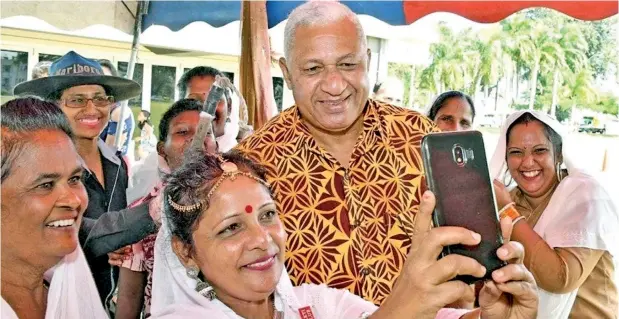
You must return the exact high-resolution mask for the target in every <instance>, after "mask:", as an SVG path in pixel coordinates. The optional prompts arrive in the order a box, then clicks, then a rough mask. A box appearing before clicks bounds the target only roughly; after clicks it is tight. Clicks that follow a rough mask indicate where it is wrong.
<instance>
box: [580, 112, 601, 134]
mask: <svg viewBox="0 0 619 319" xmlns="http://www.w3.org/2000/svg"><path fill="white" fill-rule="evenodd" d="M578 132H585V133H600V134H605V133H606V124H605V123H604V122H603V121H602V120H601V119H600V118H599V117H596V116H585V117H583V118H582V121H581V122H580V125H579V126H578Z"/></svg>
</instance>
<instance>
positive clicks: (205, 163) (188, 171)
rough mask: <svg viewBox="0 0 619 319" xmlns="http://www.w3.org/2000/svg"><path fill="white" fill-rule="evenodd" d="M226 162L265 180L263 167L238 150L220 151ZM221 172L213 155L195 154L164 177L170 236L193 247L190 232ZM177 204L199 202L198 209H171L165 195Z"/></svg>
mask: <svg viewBox="0 0 619 319" xmlns="http://www.w3.org/2000/svg"><path fill="white" fill-rule="evenodd" d="M222 157H223V159H224V160H225V161H226V162H230V163H234V164H236V166H237V167H238V169H239V170H240V171H243V172H247V173H250V174H252V175H253V176H255V177H258V178H260V179H262V180H266V170H265V169H264V168H262V167H261V166H259V165H258V164H256V163H255V162H253V161H251V160H249V159H247V158H246V157H244V156H243V155H242V154H241V153H240V152H238V151H231V152H229V153H225V154H222ZM222 174H223V170H222V169H221V162H220V160H219V158H218V157H216V156H214V155H204V154H197V155H196V154H194V155H192V156H190V157H189V159H186V160H185V163H184V164H183V165H182V166H181V167H180V168H179V169H177V170H176V171H174V172H172V173H171V174H169V175H168V176H166V177H165V184H166V187H165V189H164V199H165V200H164V205H163V207H164V214H165V215H166V218H167V220H168V226H169V228H170V232H171V233H172V235H173V236H176V237H178V238H179V239H181V240H182V242H183V243H185V244H188V245H191V246H192V247H193V240H192V236H191V235H192V233H193V231H194V230H195V226H196V225H197V222H198V221H199V219H200V217H201V216H202V214H203V213H204V211H206V209H207V208H208V201H207V200H206V195H207V194H208V193H209V192H210V190H211V189H212V188H213V186H214V184H215V182H216V181H217V179H218V178H219V177H220V176H221V175H222ZM169 198H171V199H172V200H173V201H174V202H175V203H177V204H180V205H185V206H187V205H193V204H195V203H198V202H202V203H203V204H202V206H201V207H200V208H199V209H195V210H193V211H190V212H182V211H178V210H176V209H174V207H172V205H170V203H169V201H168V199H169Z"/></svg>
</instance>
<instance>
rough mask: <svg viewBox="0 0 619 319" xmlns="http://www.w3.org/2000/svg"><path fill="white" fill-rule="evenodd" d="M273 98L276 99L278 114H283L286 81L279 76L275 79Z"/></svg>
mask: <svg viewBox="0 0 619 319" xmlns="http://www.w3.org/2000/svg"><path fill="white" fill-rule="evenodd" d="M273 97H274V98H275V105H277V112H280V113H281V112H282V106H283V102H284V79H283V78H280V77H278V76H274V77H273Z"/></svg>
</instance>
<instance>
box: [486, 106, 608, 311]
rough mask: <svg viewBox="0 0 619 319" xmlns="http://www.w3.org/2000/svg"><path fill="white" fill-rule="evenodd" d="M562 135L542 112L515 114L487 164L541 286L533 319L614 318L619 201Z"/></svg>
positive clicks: (499, 199)
mask: <svg viewBox="0 0 619 319" xmlns="http://www.w3.org/2000/svg"><path fill="white" fill-rule="evenodd" d="M567 137H568V136H567V134H566V131H565V129H564V128H563V126H562V125H561V124H560V123H558V122H557V121H556V120H554V119H552V118H551V117H549V116H548V115H546V114H542V113H538V112H535V111H520V112H516V113H514V114H512V115H511V116H510V117H509V118H508V119H507V120H506V122H505V124H504V125H503V127H502V130H501V138H500V140H499V143H498V145H497V148H496V151H495V153H494V156H493V157H492V160H491V163H490V169H491V175H492V176H493V177H494V178H495V192H496V197H497V204H498V205H499V208H502V210H501V217H503V216H509V217H511V218H512V220H513V221H514V229H513V233H512V238H513V239H514V240H516V241H519V242H520V243H522V244H523V245H524V247H525V252H526V255H525V265H526V266H527V267H528V268H529V270H530V271H531V272H533V274H534V275H535V279H536V281H537V284H538V286H539V287H540V288H541V289H540V303H539V306H540V308H539V313H538V318H553V319H563V318H568V317H570V318H609V319H610V318H617V315H618V312H617V311H618V297H617V283H614V282H613V273H614V272H615V271H617V269H616V266H617V263H616V261H617V258H618V257H619V236H618V233H619V206H618V205H617V202H616V199H613V198H611V194H610V192H609V190H608V185H606V183H605V182H606V181H604V180H603V179H602V178H601V177H600V176H595V175H594V174H592V173H587V172H585V171H584V170H582V169H579V168H578V167H576V166H577V165H576V163H575V162H574V161H573V159H572V158H571V157H570V150H571V149H570V146H571V145H569V141H568V139H567ZM508 180H511V181H513V182H515V184H516V187H515V188H514V189H513V190H511V192H508V191H507V189H506V188H505V186H504V185H503V184H502V183H504V182H507V181H508ZM508 184H510V183H508ZM615 196H616V195H615Z"/></svg>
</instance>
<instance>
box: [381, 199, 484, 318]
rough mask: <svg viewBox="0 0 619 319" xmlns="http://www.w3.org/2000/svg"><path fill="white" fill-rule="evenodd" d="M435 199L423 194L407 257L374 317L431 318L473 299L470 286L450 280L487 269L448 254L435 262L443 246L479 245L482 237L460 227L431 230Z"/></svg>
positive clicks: (476, 275)
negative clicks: (443, 309) (461, 301)
mask: <svg viewBox="0 0 619 319" xmlns="http://www.w3.org/2000/svg"><path fill="white" fill-rule="evenodd" d="M434 205H435V198H434V195H433V194H432V193H431V192H426V193H425V194H424V195H423V198H422V200H421V204H420V207H419V213H417V216H416V218H415V232H414V235H413V238H412V245H411V248H410V252H409V255H408V257H407V260H406V262H405V264H404V267H403V269H402V272H401V274H400V277H399V278H398V280H397V281H396V283H395V285H394V287H393V289H392V291H391V294H390V295H389V297H388V298H387V299H386V300H385V301H384V302H383V304H382V306H381V307H380V309H379V310H378V311H377V313H376V314H377V315H378V316H376V317H377V318H382V317H383V316H384V318H417V319H421V318H434V317H435V316H436V313H437V312H438V311H439V310H440V309H441V308H444V307H445V305H447V304H450V303H453V302H454V301H456V300H460V299H463V300H468V301H470V302H472V301H473V300H474V299H475V292H474V290H473V289H472V288H471V286H469V285H467V284H465V283H464V282H462V281H457V280H454V281H452V280H451V279H453V278H455V277H456V276H457V275H471V276H475V277H478V278H481V277H483V276H484V274H485V273H486V269H485V268H484V267H483V266H482V265H481V264H479V263H478V262H477V261H475V260H474V259H472V258H469V257H465V256H461V255H456V254H453V255H449V256H446V257H444V258H441V259H440V260H437V259H438V257H439V255H440V253H441V251H442V249H443V247H444V246H449V245H456V244H462V245H469V246H474V245H477V244H479V242H480V240H481V236H480V235H479V234H477V233H474V232H472V231H470V230H467V229H464V228H461V227H438V228H434V229H431V221H432V211H433V210H434Z"/></svg>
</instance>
